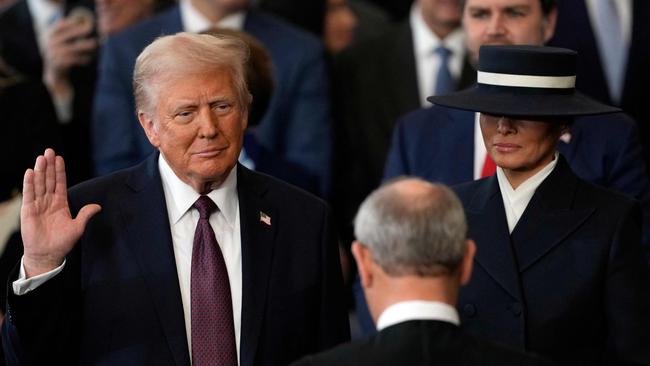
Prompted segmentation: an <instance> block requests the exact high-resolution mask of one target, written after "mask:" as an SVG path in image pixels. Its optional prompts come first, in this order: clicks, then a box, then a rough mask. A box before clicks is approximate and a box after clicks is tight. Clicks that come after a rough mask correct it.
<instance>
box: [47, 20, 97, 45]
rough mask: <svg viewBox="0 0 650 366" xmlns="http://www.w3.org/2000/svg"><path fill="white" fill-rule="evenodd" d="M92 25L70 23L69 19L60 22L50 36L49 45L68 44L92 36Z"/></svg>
mask: <svg viewBox="0 0 650 366" xmlns="http://www.w3.org/2000/svg"><path fill="white" fill-rule="evenodd" d="M92 29H93V28H92V23H90V22H88V23H85V22H84V23H78V22H73V21H70V20H69V19H62V20H60V21H59V22H58V23H57V24H56V25H55V26H54V27H53V28H52V31H51V33H50V34H49V39H48V43H50V44H55V43H67V42H71V41H73V40H74V39H75V38H82V37H85V36H87V35H88V34H90V32H91V31H92Z"/></svg>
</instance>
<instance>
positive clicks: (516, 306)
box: [510, 302, 521, 316]
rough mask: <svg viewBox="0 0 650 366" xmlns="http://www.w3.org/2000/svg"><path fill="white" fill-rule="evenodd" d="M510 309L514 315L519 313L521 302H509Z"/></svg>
mask: <svg viewBox="0 0 650 366" xmlns="http://www.w3.org/2000/svg"><path fill="white" fill-rule="evenodd" d="M510 311H512V313H513V314H514V315H515V316H519V315H521V304H519V303H518V302H513V303H512V304H510Z"/></svg>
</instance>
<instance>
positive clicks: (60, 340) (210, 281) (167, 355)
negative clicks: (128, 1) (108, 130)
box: [4, 33, 348, 365]
mask: <svg viewBox="0 0 650 366" xmlns="http://www.w3.org/2000/svg"><path fill="white" fill-rule="evenodd" d="M247 55H248V49H247V48H246V46H245V45H244V43H243V42H242V41H240V40H239V39H237V38H233V37H228V36H222V37H215V36H211V35H194V34H189V33H179V34H177V35H174V36H167V37H162V38H159V39H158V40H156V41H154V42H153V43H152V44H151V45H149V46H148V47H147V48H145V50H144V51H143V52H142V53H141V54H140V56H139V57H138V59H137V62H136V65H135V72H134V91H135V99H136V101H137V115H138V119H139V121H140V124H141V126H142V128H143V130H144V132H145V133H146V135H147V138H148V139H149V141H150V143H151V144H152V145H153V146H154V148H155V149H156V150H157V151H156V152H155V153H154V154H152V155H151V156H150V157H149V158H148V159H147V160H145V161H144V162H143V163H141V164H139V165H137V166H135V167H133V168H129V169H126V170H122V171H120V172H117V173H114V174H111V175H108V176H105V177H102V178H98V179H95V180H92V181H89V182H85V183H83V184H81V185H79V186H77V187H74V188H72V189H71V190H70V191H68V192H66V183H65V168H64V162H63V158H61V157H59V156H56V155H55V153H54V151H52V150H51V149H48V150H46V151H45V154H44V156H39V157H38V158H37V159H36V163H35V166H34V169H33V170H32V169H29V170H28V171H27V172H26V173H25V180H24V191H23V195H24V199H23V205H22V211H21V217H22V228H21V229H22V237H23V241H24V248H25V254H24V256H23V259H22V261H21V265H20V267H19V270H17V271H16V272H18V273H15V274H14V275H13V276H12V280H15V281H14V282H13V289H12V290H13V291H10V292H11V293H10V295H9V300H8V303H9V307H10V310H9V311H8V319H9V322H6V325H5V328H4V339H5V342H4V345H5V351H6V352H7V353H8V357H9V359H10V360H13V361H15V362H18V363H20V364H23V365H24V364H27V365H30V364H35V365H42V364H47V363H48V362H51V360H56V362H57V363H59V364H70V365H72V364H109V365H125V364H129V365H187V364H190V362H191V364H192V365H286V364H287V363H289V362H291V361H292V360H294V359H296V358H298V357H299V356H301V355H304V354H306V353H311V352H316V351H318V350H321V349H324V348H328V347H331V346H333V345H335V344H337V343H339V342H341V341H344V340H346V339H347V338H348V325H347V319H346V314H345V311H344V308H343V306H342V299H341V291H342V290H341V273H340V266H339V263H338V253H337V246H336V242H335V241H334V240H333V235H332V233H331V230H330V226H329V218H328V213H327V208H326V205H325V204H324V203H323V202H322V201H320V200H318V199H316V198H314V197H313V196H310V195H309V194H307V193H304V192H302V191H298V190H296V189H295V188H292V187H290V186H288V185H287V184H284V183H282V182H280V181H277V180H275V179H273V178H270V177H267V176H263V175H260V174H257V173H254V172H252V171H250V170H248V169H246V168H245V167H243V166H241V165H239V164H237V157H238V156H239V153H240V150H241V146H242V136H243V132H244V129H245V128H246V124H247V119H248V117H247V116H248V109H249V104H250V101H251V98H250V94H249V92H248V89H247V86H246V82H245V78H244V72H243V68H244V66H243V65H244V62H245V60H246V57H247ZM71 214H76V218H75V219H73V218H72V216H71Z"/></svg>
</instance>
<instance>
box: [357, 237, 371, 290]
mask: <svg viewBox="0 0 650 366" xmlns="http://www.w3.org/2000/svg"><path fill="white" fill-rule="evenodd" d="M352 255H353V256H354V260H355V261H356V262H357V269H358V272H359V280H360V282H361V287H363V288H368V287H370V286H372V279H373V274H372V256H371V254H370V251H369V250H368V248H367V247H366V246H365V245H363V244H361V242H359V241H357V240H355V241H354V242H353V243H352Z"/></svg>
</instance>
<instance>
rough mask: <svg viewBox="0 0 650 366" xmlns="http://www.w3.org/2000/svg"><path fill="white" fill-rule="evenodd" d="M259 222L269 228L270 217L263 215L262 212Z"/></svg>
mask: <svg viewBox="0 0 650 366" xmlns="http://www.w3.org/2000/svg"><path fill="white" fill-rule="evenodd" d="M260 222H263V223H265V224H266V225H268V226H271V216H269V215H267V214H265V213H264V212H262V211H260Z"/></svg>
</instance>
